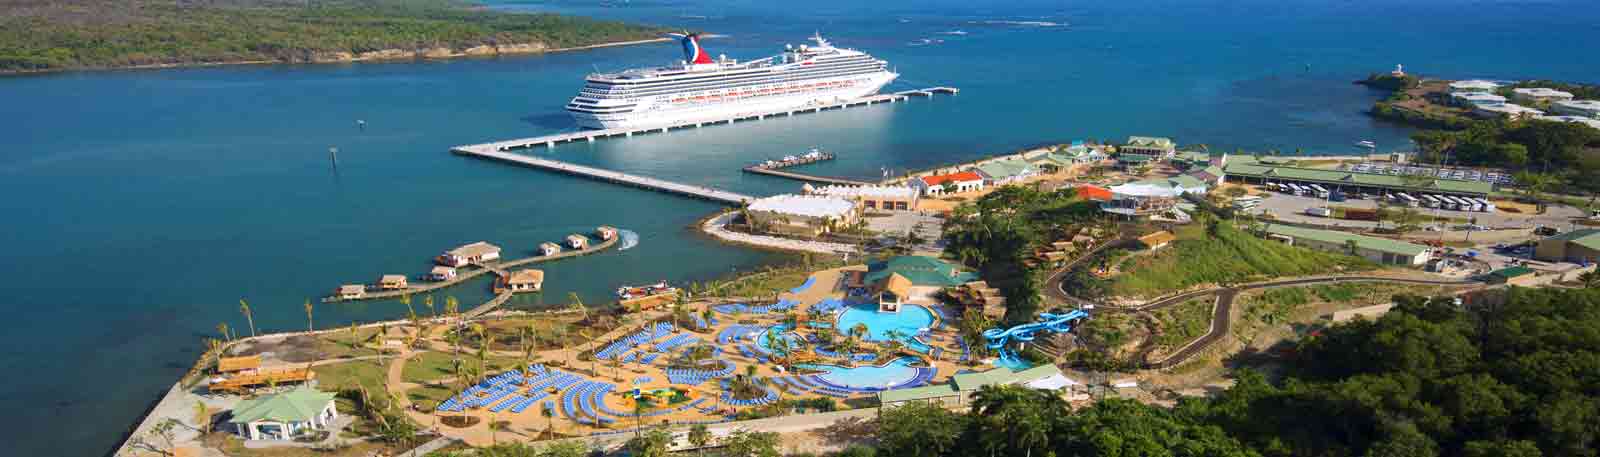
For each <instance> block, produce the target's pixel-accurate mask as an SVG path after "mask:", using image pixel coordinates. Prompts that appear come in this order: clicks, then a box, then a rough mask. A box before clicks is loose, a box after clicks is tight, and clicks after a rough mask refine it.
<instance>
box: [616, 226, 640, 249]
mask: <svg viewBox="0 0 1600 457" xmlns="http://www.w3.org/2000/svg"><path fill="white" fill-rule="evenodd" d="M617 236H618V237H620V238H622V242H621V246H619V247H617V250H618V251H626V250H628V248H632V247H634V246H638V245H639V234H638V233H634V232H633V231H632V230H625V229H617Z"/></svg>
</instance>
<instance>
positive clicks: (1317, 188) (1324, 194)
mask: <svg viewBox="0 0 1600 457" xmlns="http://www.w3.org/2000/svg"><path fill="white" fill-rule="evenodd" d="M1311 190H1312V191H1313V192H1316V193H1317V197H1318V198H1328V189H1324V188H1322V186H1321V185H1317V184H1312V185H1311Z"/></svg>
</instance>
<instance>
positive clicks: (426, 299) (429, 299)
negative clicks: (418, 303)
mask: <svg viewBox="0 0 1600 457" xmlns="http://www.w3.org/2000/svg"><path fill="white" fill-rule="evenodd" d="M422 306H426V307H428V317H429V318H435V317H439V314H437V313H434V312H433V295H431V294H430V295H426V296H423V297H422Z"/></svg>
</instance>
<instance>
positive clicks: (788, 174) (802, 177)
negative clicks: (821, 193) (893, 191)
mask: <svg viewBox="0 0 1600 457" xmlns="http://www.w3.org/2000/svg"><path fill="white" fill-rule="evenodd" d="M744 172H745V173H755V174H758V175H767V176H777V177H779V178H789V179H793V180H796V181H805V182H814V183H822V184H843V185H846V186H867V185H873V184H877V183H874V182H866V181H857V180H854V179H847V178H835V177H830V176H817V175H808V174H805V173H795V172H792V171H783V170H779V169H776V168H762V167H753V166H752V167H744Z"/></svg>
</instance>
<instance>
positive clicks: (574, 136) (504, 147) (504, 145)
mask: <svg viewBox="0 0 1600 457" xmlns="http://www.w3.org/2000/svg"><path fill="white" fill-rule="evenodd" d="M960 92H961V91H960V90H959V89H956V88H954V87H930V88H926V89H915V90H906V91H900V92H895V93H890V94H878V95H870V96H866V97H861V98H857V99H852V100H844V101H838V102H832V103H825V104H817V105H808V106H804V107H800V108H786V109H782V110H775V111H751V112H747V113H739V114H734V115H732V116H728V117H724V118H716V119H697V120H693V121H683V122H678V123H675V124H669V125H652V126H644V127H626V128H615V129H603V130H580V131H576V132H567V133H558V134H554V135H545V136H539V137H533V138H518V139H514V140H505V141H496V142H492V143H482V144H471V145H464V146H456V147H454V148H451V149H452V150H490V151H509V150H512V149H521V148H536V147H540V146H543V147H545V148H554V147H556V145H558V144H561V143H570V142H575V141H584V142H593V141H594V140H596V139H602V138H611V137H618V136H620V137H625V138H626V137H632V136H634V135H636V134H646V133H666V132H669V131H672V130H674V129H683V128H690V127H703V126H706V125H716V124H732V123H735V122H740V121H754V120H762V119H765V118H767V117H768V116H780V115H787V116H793V115H795V114H796V113H816V112H822V111H826V110H831V109H844V108H850V107H856V106H868V105H872V104H875V103H882V102H898V101H901V100H906V99H909V98H911V97H932V96H934V95H935V94H945V95H955V94H957V93H960Z"/></svg>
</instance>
